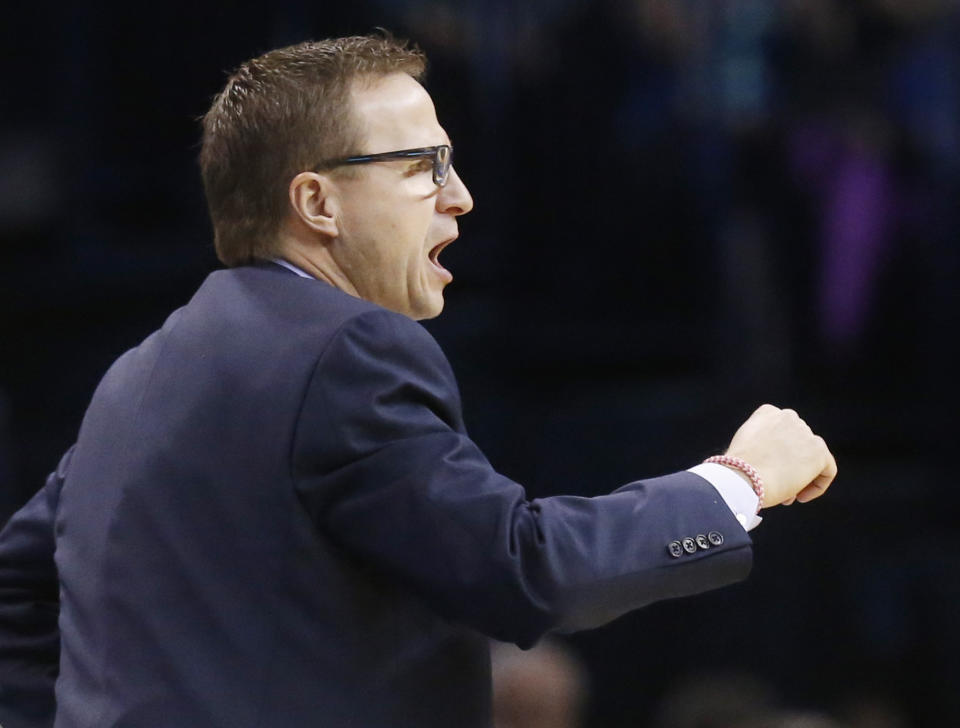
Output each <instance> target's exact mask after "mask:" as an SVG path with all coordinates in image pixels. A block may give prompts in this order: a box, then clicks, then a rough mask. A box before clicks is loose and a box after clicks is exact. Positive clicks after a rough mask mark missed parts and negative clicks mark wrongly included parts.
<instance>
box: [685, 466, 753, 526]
mask: <svg viewBox="0 0 960 728" xmlns="http://www.w3.org/2000/svg"><path fill="white" fill-rule="evenodd" d="M688 472H691V473H694V474H695V475H699V476H700V477H701V478H703V479H704V480H706V481H707V482H708V483H710V485H712V486H713V487H714V488H716V490H717V492H718V493H719V494H720V497H721V498H723V500H724V502H725V503H726V504H727V506H728V507H729V508H730V510H731V511H733V515H734V517H735V518H736V519H737V521H738V522H739V523H740V525H741V526H743V527H744V529H746V530H747V531H752V530H753V529H754V528H756V527H757V526H758V525H759V524H760V521H762V520H763V519H762V518H760V516H758V515H757V505H758V504H759V503H760V499H759V498H758V497H757V494H756V493H754V492H753V488H752V487H751V485H750V484H749V483H748V482H747V481H746V480H744V479H743V478H741V477H740V476H739V475H737V474H736V473H735V472H734V471H733V470H731V469H730V468H728V467H726V466H725V465H718V464H717V463H701V464H700V465H694V466H693V467H692V468H689V469H688Z"/></svg>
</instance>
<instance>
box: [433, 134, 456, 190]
mask: <svg viewBox="0 0 960 728" xmlns="http://www.w3.org/2000/svg"><path fill="white" fill-rule="evenodd" d="M452 161H453V150H452V149H450V147H448V146H447V145H446V144H444V145H441V146H439V147H437V154H436V156H435V157H434V160H433V182H434V184H436V185H438V186H440V187H443V186H444V185H445V184H446V183H447V175H448V174H449V173H450V163H451V162H452Z"/></svg>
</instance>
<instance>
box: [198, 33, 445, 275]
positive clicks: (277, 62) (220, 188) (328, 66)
mask: <svg viewBox="0 0 960 728" xmlns="http://www.w3.org/2000/svg"><path fill="white" fill-rule="evenodd" d="M425 69H426V56H424V54H423V52H422V51H420V50H419V49H418V48H417V47H415V46H414V47H408V43H407V42H406V41H400V40H397V39H395V38H393V37H392V36H390V35H389V34H384V35H371V36H351V37H348V38H333V39H330V40H322V41H309V42H306V43H300V44H298V45H293V46H289V47H287V48H279V49H277V50H273V51H270V52H269V53H265V54H263V55H262V56H259V57H257V58H254V59H252V60H250V61H247V62H246V63H243V64H242V65H241V66H240V67H239V68H238V69H237V70H236V71H235V72H234V73H233V74H232V75H231V76H230V78H229V79H228V80H227V85H226V86H225V87H224V89H223V91H221V92H220V93H219V94H218V95H217V96H216V98H214V100H213V104H212V105H211V106H210V110H209V111H208V112H207V113H206V115H205V116H204V117H203V146H202V147H201V151H200V171H201V174H202V176H203V188H204V192H205V193H206V196H207V206H208V208H209V210H210V219H211V220H212V222H213V231H214V244H215V246H216V250H217V257H219V258H220V260H221V261H222V262H223V263H225V264H226V265H228V266H236V265H244V264H246V263H250V262H252V261H253V260H255V259H257V258H267V257H270V256H271V255H273V254H275V253H276V250H275V245H276V235H277V232H278V230H279V227H280V223H281V221H282V220H283V218H284V215H285V214H286V210H287V205H288V204H289V203H288V197H287V185H288V184H289V182H290V180H291V179H293V178H294V177H295V176H296V175H297V174H298V173H299V172H302V171H304V170H306V169H310V168H312V167H313V166H314V165H315V164H317V163H318V162H320V161H321V160H324V159H335V158H338V157H343V156H346V155H348V154H350V153H352V152H355V151H357V150H356V149H355V145H356V144H358V143H359V141H360V140H359V136H360V130H359V129H358V128H357V125H356V123H355V122H354V119H353V116H352V112H351V108H350V105H349V93H350V85H351V83H352V82H353V81H354V80H355V79H357V78H358V77H362V76H380V75H385V74H389V73H395V72H398V71H399V72H403V73H408V74H409V75H410V76H412V77H413V78H415V79H417V80H418V81H419V80H421V78H422V77H423V74H424V71H425Z"/></svg>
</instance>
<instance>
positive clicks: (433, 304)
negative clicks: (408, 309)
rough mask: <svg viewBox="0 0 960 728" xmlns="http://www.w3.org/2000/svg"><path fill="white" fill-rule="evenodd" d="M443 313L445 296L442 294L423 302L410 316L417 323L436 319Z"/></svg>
mask: <svg viewBox="0 0 960 728" xmlns="http://www.w3.org/2000/svg"><path fill="white" fill-rule="evenodd" d="M442 311H443V294H442V293H441V294H438V295H437V296H436V297H434V298H431V299H430V300H428V301H421V302H420V304H419V305H418V306H416V307H415V308H414V310H413V312H412V313H410V314H409V316H410V318H412V319H413V320H415V321H425V320H426V319H432V318H436V317H437V316H439V315H440V313H441V312H442Z"/></svg>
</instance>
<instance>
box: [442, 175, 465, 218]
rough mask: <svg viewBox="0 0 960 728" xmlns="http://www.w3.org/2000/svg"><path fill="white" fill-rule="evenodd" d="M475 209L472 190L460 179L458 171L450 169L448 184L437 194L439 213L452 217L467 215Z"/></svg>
mask: <svg viewBox="0 0 960 728" xmlns="http://www.w3.org/2000/svg"><path fill="white" fill-rule="evenodd" d="M472 209H473V197H471V196H470V190H468V189H467V186H466V185H465V184H464V183H463V180H462V179H460V175H458V174H457V170H456V169H455V168H453V167H450V172H449V174H448V176H447V183H446V184H445V185H444V186H443V187H441V188H440V191H439V193H438V194H437V211H438V212H443V213H447V214H450V215H466V214H467V213H468V212H470V210H472Z"/></svg>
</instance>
